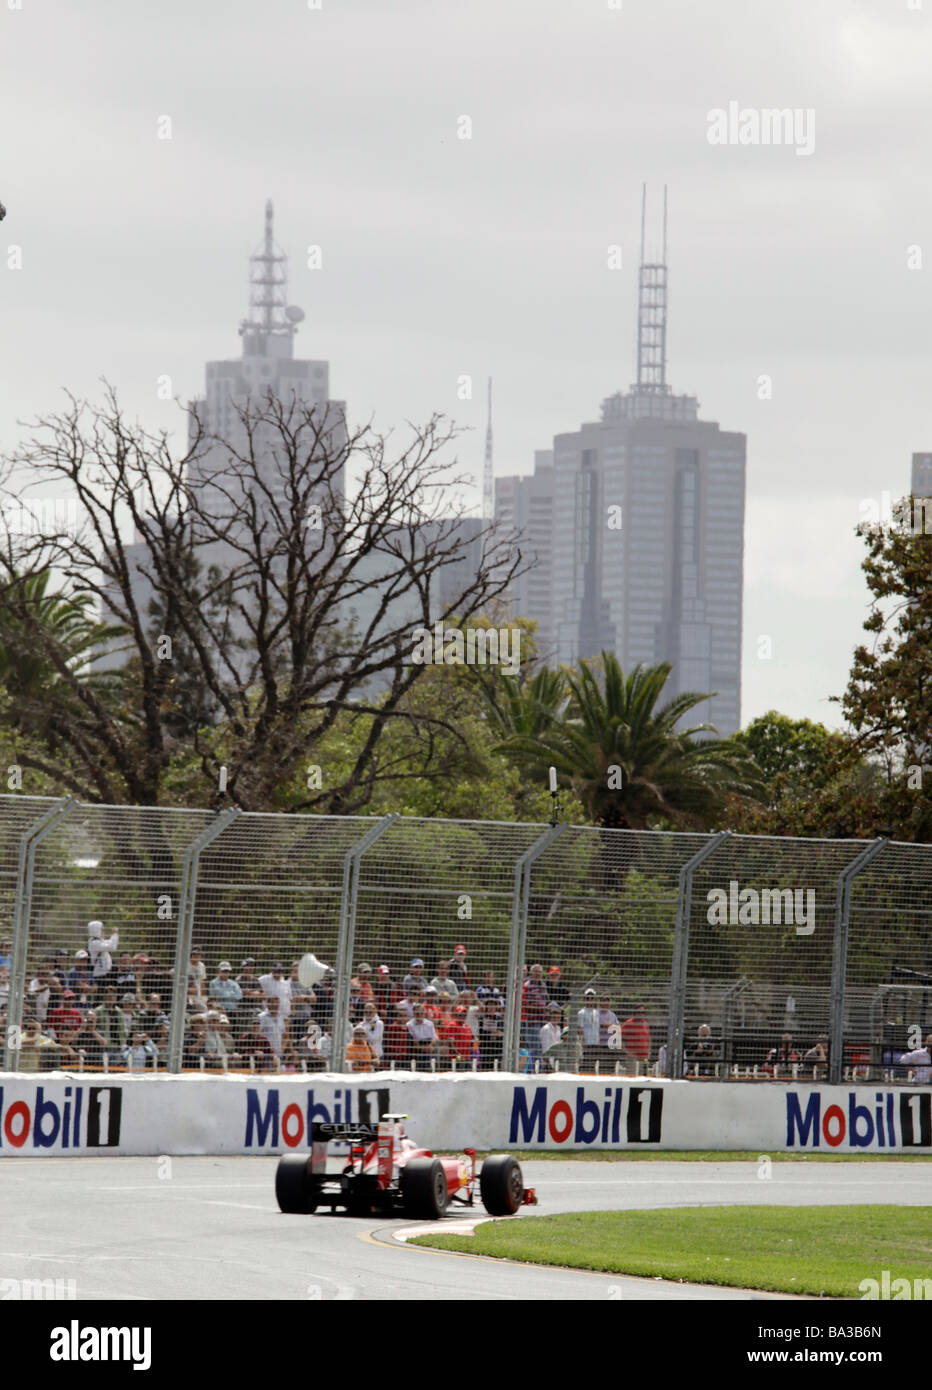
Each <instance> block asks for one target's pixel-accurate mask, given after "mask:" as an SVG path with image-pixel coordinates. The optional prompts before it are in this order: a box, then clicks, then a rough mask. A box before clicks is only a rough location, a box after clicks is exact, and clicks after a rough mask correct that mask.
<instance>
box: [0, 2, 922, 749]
mask: <svg viewBox="0 0 932 1390" xmlns="http://www.w3.org/2000/svg"><path fill="white" fill-rule="evenodd" d="M16 3H19V0H0V4H2V9H0V89H2V95H0V102H2V105H3V107H4V108H5V115H4V132H5V139H4V142H3V160H2V163H0V200H2V201H3V203H5V204H6V206H7V209H8V214H7V219H6V221H5V222H4V223H3V224H2V226H0V248H2V252H3V255H2V258H0V273H2V272H3V271H4V270H5V271H6V273H5V274H3V278H2V281H0V285H2V290H0V293H2V304H0V314H2V323H3V331H2V343H0V354H2V359H0V381H2V398H0V449H6V448H9V447H12V446H13V445H14V444H15V443H16V442H17V440H18V439H19V438H21V437H22V435H23V433H24V431H23V430H22V429H21V428H20V427H19V426H18V424H17V421H19V420H28V419H30V418H31V417H32V416H34V415H35V414H36V413H39V412H44V411H49V410H51V409H54V408H56V407H58V406H59V405H60V404H61V402H62V395H61V392H62V388H64V387H68V388H70V389H71V390H73V391H75V392H76V393H78V394H85V395H90V396H94V397H96V396H98V395H99V391H100V387H99V381H98V379H99V378H100V377H102V376H106V377H107V378H109V380H111V381H112V382H113V383H114V384H115V385H116V387H117V388H118V391H119V393H120V396H121V398H122V400H123V402H124V403H125V405H126V407H127V408H128V409H129V410H130V411H131V412H132V413H134V414H137V415H138V416H139V418H140V420H141V422H142V423H144V424H146V425H147V426H149V427H155V426H158V425H166V426H170V427H172V428H177V427H178V423H179V416H178V413H177V409H176V407H174V406H173V405H172V404H171V403H170V402H166V401H163V400H159V399H158V396H157V383H158V379H159V378H160V377H162V376H164V375H166V374H167V375H168V376H170V378H171V383H172V390H173V392H174V394H175V395H177V396H180V397H181V398H183V399H185V400H186V399H188V398H189V397H191V396H192V395H195V394H198V393H200V392H201V391H202V389H203V380H204V363H205V362H206V361H208V360H210V359H215V358H222V357H226V356H236V355H238V354H239V348H240V344H239V339H238V337H237V333H236V329H237V324H238V322H239V320H240V319H241V318H242V317H243V315H244V313H245V310H246V303H247V288H246V285H247V258H248V255H249V253H250V252H251V251H252V250H253V249H254V247H255V245H256V243H257V242H258V241H259V240H260V238H261V233H262V216H263V205H264V202H265V199H266V198H267V197H271V198H273V200H274V202H275V208H276V236H277V239H278V240H279V241H280V243H281V244H282V246H283V247H284V249H285V250H286V251H287V252H288V254H289V257H290V275H291V289H290V298H291V300H292V302H294V303H297V304H299V305H301V306H303V307H304V309H305V310H306V311H307V320H306V321H305V323H304V324H303V325H302V328H301V332H300V333H299V335H298V338H297V345H296V352H297V354H298V355H299V356H302V357H318V358H326V359H327V360H329V362H330V370H331V378H330V379H331V393H332V395H333V396H334V397H336V398H340V399H345V400H346V401H347V403H348V406H349V412H350V416H351V420H353V421H360V420H362V419H365V418H367V417H368V416H369V415H370V414H374V416H375V419H376V423H377V424H379V425H381V426H384V427H388V426H389V425H392V424H394V423H397V422H400V421H402V420H404V419H405V418H408V419H415V420H424V419H426V418H427V417H428V416H429V415H430V413H431V412H432V411H434V410H441V411H444V412H446V413H447V414H449V415H452V416H454V417H455V418H456V419H457V420H459V421H460V422H462V423H463V424H465V425H468V426H472V427H473V432H472V433H471V434H468V435H466V436H465V437H464V439H463V441H462V447H461V450H460V459H461V462H462V463H463V464H464V466H468V467H469V468H470V469H473V470H475V472H476V475H477V479H478V476H479V474H480V472H481V463H482V449H483V434H484V428H485V379H486V377H487V376H488V375H491V376H492V377H493V378H494V382H495V388H494V389H495V462H496V472H497V473H513V472H526V471H530V469H531V467H532V464H533V451H534V449H535V448H546V447H549V445H550V443H551V441H552V437H553V435H554V434H555V433H558V432H564V431H568V430H573V429H575V428H576V427H577V426H578V425H579V424H580V423H581V422H582V421H583V420H593V419H597V418H598V407H599V403H600V402H601V400H602V399H603V398H604V397H605V396H606V395H608V394H610V393H611V392H612V391H615V390H618V389H619V388H627V386H628V385H629V384H630V382H631V381H632V380H633V379H634V374H635V364H634V360H633V355H634V338H635V305H636V284H637V260H638V237H639V216H640V190H641V183H642V181H644V180H646V181H647V182H648V184H649V186H650V189H651V191H652V193H654V194H655V195H656V196H657V198H658V200H659V194H660V189H661V187H662V185H663V183H664V182H666V183H667V184H668V185H669V190H670V191H669V198H670V228H669V254H668V259H669V266H670V324H669V339H668V380H669V381H670V382H671V384H672V386H673V389H674V390H675V391H676V392H688V393H690V394H695V395H697V396H698V397H699V401H700V413H701V415H702V417H703V418H704V419H713V420H717V421H718V422H719V423H720V424H721V425H722V427H723V428H725V429H732V430H740V431H744V432H745V433H746V434H747V436H748V509H747V535H746V540H747V544H746V565H745V628H744V700H743V710H742V718H743V721H744V722H747V720H748V719H750V718H753V716H754V715H756V714H759V713H761V712H763V711H764V710H766V709H768V708H771V707H776V708H778V709H780V710H782V711H784V712H786V713H788V714H790V715H793V716H802V715H808V716H810V717H812V718H816V719H822V720H825V721H826V722H828V723H837V722H838V714H837V710H836V707H834V706H832V705H830V704H828V703H827V697H828V696H829V695H831V694H837V693H841V691H842V690H843V688H844V685H845V682H846V677H847V672H848V668H849V665H850V657H851V652H852V649H853V647H854V645H855V644H856V643H857V642H858V641H859V640H861V623H862V621H863V618H864V616H865V614H866V604H867V591H866V588H865V586H864V583H863V579H862V576H861V572H860V560H861V557H862V554H863V544H862V543H861V542H860V541H859V540H858V539H857V537H855V535H854V534H853V533H854V527H855V526H856V525H857V522H858V520H859V519H860V512H859V507H860V504H861V502H862V500H863V499H867V498H876V499H877V502H878V504H879V503H880V500H881V496H882V493H883V492H884V491H885V490H888V491H890V492H891V493H892V494H893V496H894V497H896V496H898V495H899V494H901V493H902V492H903V491H904V490H906V488H907V487H908V481H909V456H910V454H911V453H912V452H913V451H914V450H920V449H930V450H932V418H930V398H929V372H930V355H932V348H930V332H929V325H930V307H932V304H930V300H932V294H930V289H929V276H930V273H932V198H930V192H932V148H930V146H932V139H930V134H932V95H930V93H932V83H930V72H932V0H925V7H924V8H916V7H917V6H919V5H921V3H922V0H911V3H910V0H781V2H780V3H779V4H770V3H764V0H703V3H702V4H701V5H693V4H691V3H688V0H562V2H561V0H469V3H463V0H447V3H441V2H440V0H424V3H418V0H320V4H321V8H320V9H312V8H310V6H309V5H308V3H307V0H224V3H223V4H207V3H201V4H192V3H191V0H159V3H157V4H156V3H152V0H149V2H148V3H143V2H142V0H21V4H22V8H21V9H9V8H8V6H9V5H10V4H16ZM313 3H317V0H313ZM615 5H618V8H614V7H613V6H615ZM729 102H736V103H737V104H738V107H739V108H743V109H747V108H762V107H781V108H794V109H796V108H798V109H799V111H800V112H801V113H805V112H810V111H811V112H812V113H813V115H812V117H810V118H809V122H810V123H809V125H808V127H807V139H808V140H809V141H811V142H812V143H813V148H812V151H811V153H808V154H807V153H797V150H796V148H794V147H793V146H787V145H770V146H766V147H765V146H762V145H737V144H732V145H729V144H726V145H713V144H711V143H710V142H709V139H708V134H709V116H708V113H709V112H710V111H711V110H713V109H716V108H726V109H727V107H728V105H729ZM165 116H167V117H169V118H170V122H171V138H170V139H159V138H158V134H159V120H160V118H161V117H165ZM464 116H466V117H468V118H469V121H470V122H471V138H470V139H461V138H459V132H460V131H462V130H463V129H464V126H463V123H462V121H461V118H462V117H464ZM165 129H166V126H165V123H164V122H163V123H162V130H163V132H164V130H165ZM813 135H814V140H813V138H812V137H813ZM313 245H319V246H320V247H321V249H322V268H321V269H317V270H311V269H308V268H307V255H306V248H307V247H308V246H313ZM612 245H620V246H621V247H622V252H623V256H622V260H623V264H622V268H621V269H620V270H617V269H616V270H611V269H609V268H608V263H607V260H608V248H609V247H610V246H612ZM11 246H18V247H21V248H22V251H21V255H22V268H21V269H16V270H12V269H7V268H6V265H7V261H8V256H9V253H8V251H7V248H8V247H11ZM910 248H919V252H918V253H917V252H916V251H915V250H913V251H912V252H911V251H910ZM910 259H912V261H913V263H914V268H910ZM920 259H921V261H922V264H923V265H925V266H926V267H927V268H925V269H924V268H922V265H916V264H915V263H916V262H917V261H919V260H920ZM466 374H469V375H471V376H472V378H473V381H474V388H475V389H474V397H473V400H472V401H463V400H460V399H458V397H457V381H458V379H459V378H460V377H461V376H463V375H466ZM765 375H766V376H769V377H770V378H771V379H772V399H770V400H762V399H760V398H759V386H758V381H759V378H760V377H762V376H765ZM476 497H477V502H478V492H477V494H476ZM765 636H766V637H769V638H770V639H771V641H772V650H773V655H772V657H771V658H770V659H769V660H761V659H760V658H759V656H758V651H759V649H760V642H759V639H760V638H761V637H765Z"/></svg>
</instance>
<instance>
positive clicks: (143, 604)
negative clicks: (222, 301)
mask: <svg viewBox="0 0 932 1390" xmlns="http://www.w3.org/2000/svg"><path fill="white" fill-rule="evenodd" d="M287 267H288V262H287V257H286V256H285V254H284V252H283V251H282V250H281V248H280V247H279V246H278V245H277V243H276V242H275V237H274V212H273V207H272V203H271V201H268V202H267V203H266V205H265V227H264V234H263V239H262V241H261V243H260V244H259V246H258V247H257V248H256V250H255V251H254V252H253V254H252V256H251V257H250V261H249V312H248V314H247V316H246V318H245V319H243V320H242V321H241V323H240V327H239V333H240V337H241V339H242V352H241V355H240V356H239V357H237V358H225V359H222V360H219V361H213V362H208V363H207V366H206V389H205V394H204V395H203V396H202V397H199V398H196V399H194V400H192V401H190V402H189V409H190V412H191V416H190V419H189V430H188V433H189V441H190V439H192V438H193V437H194V435H195V434H196V432H197V426H198V424H199V425H200V428H201V430H202V431H203V432H204V434H205V435H207V436H208V437H209V438H208V439H207V440H206V441H204V442H202V444H201V445H200V448H199V452H198V454H197V457H196V458H194V459H192V460H191V462H190V464H189V468H188V481H189V484H190V485H191V487H192V488H196V489H197V490H198V507H199V510H200V511H201V512H202V513H205V514H208V515H210V516H212V517H214V518H215V519H220V518H223V517H224V516H229V514H230V511H231V503H230V501H229V500H228V498H227V497H225V496H224V495H223V493H221V491H220V486H219V485H218V484H220V480H219V478H218V477H217V476H216V475H217V474H218V473H220V472H221V471H224V472H225V473H226V476H225V477H224V478H223V480H222V487H223V488H224V489H225V491H226V492H227V494H228V496H233V497H234V498H235V495H236V494H235V489H236V488H237V487H240V486H249V484H248V481H247V480H248V477H249V474H248V472H242V470H237V469H236V467H235V465H234V467H233V469H231V468H230V461H229V450H228V448H227V447H226V446H229V449H233V450H236V451H239V452H242V453H244V454H245V453H246V452H247V450H248V448H249V443H248V439H247V432H246V426H245V425H244V423H243V421H242V419H241V418H240V413H239V412H241V411H242V410H244V409H246V408H247V407H250V408H253V407H261V405H262V403H263V401H264V400H265V398H266V397H268V396H269V395H270V394H271V395H272V396H273V397H276V398H277V399H278V400H279V401H281V402H282V405H283V406H284V407H285V408H286V409H287V408H289V407H292V406H293V407H295V408H296V409H297V410H298V411H301V410H304V409H308V410H309V409H313V410H314V412H315V420H316V421H318V422H320V428H321V430H322V431H323V433H324V434H325V435H327V436H329V446H328V447H329V448H330V449H331V450H333V451H339V449H340V448H342V446H343V443H344V441H345V438H346V420H345V414H346V406H345V403H344V402H343V401H331V400H330V366H329V363H328V362H325V361H321V360H311V359H304V358H296V357H295V356H294V339H295V334H296V333H297V331H298V325H299V324H300V323H301V322H302V321H303V320H304V317H305V316H304V311H303V310H302V309H299V308H297V307H295V306H293V305H289V304H288V302H287V289H288V273H287ZM279 445H280V440H279ZM253 449H254V458H255V464H256V467H255V472H256V473H257V474H258V475H259V476H260V477H261V479H262V481H263V484H264V485H265V486H266V487H268V489H269V491H270V492H272V493H273V494H275V493H278V492H280V491H281V489H280V486H279V464H278V461H277V458H276V453H275V434H274V433H271V434H269V433H268V432H266V431H264V427H263V428H260V429H259V430H258V431H256V432H255V434H254V439H253ZM334 484H335V489H336V490H337V491H338V493H339V494H340V495H341V496H342V487H343V480H342V465H341V467H340V469H339V470H337V471H336V473H335V477H334ZM212 492H214V493H215V494H216V497H215V499H214V498H212V496H211V493H212ZM237 558H238V557H237V556H236V555H235V553H234V552H233V551H232V549H231V547H230V546H229V545H228V544H227V543H226V542H225V541H223V540H216V539H215V540H211V541H209V542H206V543H205V542H204V541H203V539H202V540H201V542H200V543H199V545H198V548H197V560H198V563H199V565H200V566H201V569H202V571H204V572H205V573H206V571H207V569H208V567H209V566H217V567H219V569H220V570H221V572H225V571H226V570H227V569H229V568H230V567H231V565H232V564H233V563H235V562H236V560H237ZM126 560H127V567H128V571H129V575H130V579H131V583H132V589H133V596H134V600H135V602H136V604H137V606H138V608H139V611H140V613H142V614H148V612H149V606H150V604H151V602H152V600H153V598H154V597H155V592H154V589H153V585H152V582H151V580H150V578H149V571H151V568H152V566H151V557H150V555H149V550H148V547H147V545H146V544H145V543H144V542H142V541H140V540H139V539H137V540H136V541H135V542H134V543H132V544H130V545H127V547H126ZM114 598H115V602H118V598H117V596H116V594H115V595H114ZM123 659H125V656H123V655H122V654H120V653H117V652H111V653H110V654H109V655H108V656H106V657H104V658H102V659H101V661H100V663H99V664H100V665H101V666H114V665H117V664H119V663H120V662H121V660H123Z"/></svg>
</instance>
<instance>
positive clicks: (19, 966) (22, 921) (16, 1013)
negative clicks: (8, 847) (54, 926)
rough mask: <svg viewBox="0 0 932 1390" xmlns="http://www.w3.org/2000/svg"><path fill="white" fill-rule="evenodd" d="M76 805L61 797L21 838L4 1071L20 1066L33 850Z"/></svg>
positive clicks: (72, 801)
mask: <svg viewBox="0 0 932 1390" xmlns="http://www.w3.org/2000/svg"><path fill="white" fill-rule="evenodd" d="M77 805H78V801H77V799H76V798H75V797H73V796H66V797H63V798H62V800H61V801H59V802H57V803H56V804H55V805H54V806H50V807H49V809H48V810H47V811H46V813H45V815H44V816H41V817H40V818H39V820H37V821H36V823H35V825H31V826H30V827H29V829H28V830H27V831H26V832H25V834H23V835H22V836H20V841H19V858H18V861H17V866H16V901H15V903H14V905H13V959H12V960H11V962H10V1003H9V1007H8V1009H7V1027H6V1036H5V1038H4V1042H3V1070H4V1071H15V1070H16V1067H17V1064H18V1062H19V1052H20V1035H21V1033H22V1028H23V996H24V994H25V993H26V964H27V955H28V951H29V918H30V915H31V912H32V880H33V875H34V873H35V866H36V850H37V849H38V847H39V845H40V844H41V843H42V841H43V840H44V839H45V837H46V835H47V834H48V833H49V831H50V830H52V829H54V827H55V826H56V825H58V824H59V823H60V822H61V821H63V820H64V819H65V817H66V816H67V815H69V814H70V813H71V812H72V811H73V810H74V808H75V806H77Z"/></svg>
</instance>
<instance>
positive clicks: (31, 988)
mask: <svg viewBox="0 0 932 1390" xmlns="http://www.w3.org/2000/svg"><path fill="white" fill-rule="evenodd" d="M87 942H88V944H87V946H86V947H81V948H80V949H79V950H77V951H75V952H74V954H73V956H72V955H70V954H69V952H68V951H67V950H65V949H64V948H59V949H57V950H55V951H53V952H51V953H50V954H49V955H47V956H46V957H45V958H44V959H43V960H42V961H41V962H40V964H39V965H38V967H37V968H36V970H35V972H34V973H33V974H32V976H31V978H29V980H28V985H27V991H26V997H25V1006H24V1013H23V1028H22V1036H21V1040H20V1041H21V1046H20V1066H21V1068H22V1069H23V1070H47V1069H48V1068H49V1067H50V1066H61V1067H65V1068H66V1069H72V1068H78V1067H88V1068H92V1069H96V1068H104V1067H106V1068H107V1069H110V1068H113V1067H128V1068H132V1069H138V1068H144V1067H157V1066H158V1065H159V1064H160V1063H161V1064H162V1065H164V1061H165V1053H166V1050H167V1046H168V1035H169V1028H170V1024H169V1013H168V1010H169V1009H170V1005H171V998H172V992H173V988H174V972H173V970H172V969H170V968H166V967H164V966H163V965H162V964H161V963H160V962H158V961H157V960H155V959H153V958H152V957H151V956H149V955H147V954H146V953H145V952H137V953H135V954H131V953H130V952H128V951H123V952H121V953H119V954H118V948H119V934H118V932H116V931H114V932H112V933H110V934H109V935H106V934H105V928H104V926H103V923H101V922H99V921H93V922H89V923H88V928H87ZM10 956H11V951H10V943H9V942H0V1017H2V1022H3V1023H4V1025H5V1016H6V1010H7V1006H8V1000H9V970H10V965H11V959H10ZM466 956H467V950H466V947H465V945H463V944H462V943H460V944H458V945H457V946H455V947H454V949H453V951H452V953H451V955H450V957H449V958H444V959H441V960H438V961H437V964H436V971H435V973H434V974H431V973H430V972H429V971H428V969H427V968H426V966H425V963H424V960H423V959H422V958H421V957H418V956H415V957H414V958H413V959H412V960H411V961H410V964H409V966H408V969H407V972H406V973H405V974H404V975H403V977H402V978H401V979H400V980H399V979H397V978H396V977H395V976H393V973H392V970H391V968H390V967H389V966H388V965H385V964H382V965H379V966H377V967H375V968H373V966H372V965H370V964H369V963H368V962H367V961H362V962H361V963H360V964H359V966H358V967H357V969H356V973H355V974H354V976H353V977H352V980H351V981H350V992H349V1017H348V1019H347V1037H348V1042H347V1046H346V1055H345V1061H346V1067H347V1069H349V1070H352V1071H379V1070H383V1069H386V1068H391V1067H405V1068H414V1069H415V1070H424V1071H434V1070H437V1071H444V1070H452V1069H454V1068H456V1069H462V1068H470V1069H476V1070H481V1071H491V1070H494V1069H496V1068H497V1067H499V1066H500V1065H501V1062H502V1051H503V1045H504V1040H505V1011H506V1003H507V999H506V991H505V989H504V987H503V986H500V985H499V984H498V983H497V982H496V978H495V972H494V971H493V970H482V971H480V972H479V977H478V979H477V980H476V981H474V980H472V979H471V977H470V972H469V968H468V966H467V961H466ZM298 967H299V962H298V961H297V960H293V961H291V963H290V964H289V965H288V966H287V968H286V965H285V963H284V961H281V960H278V961H274V962H273V963H272V964H271V965H270V966H269V968H268V969H267V970H265V971H263V972H261V973H260V967H259V963H258V961H257V959H256V958H255V957H254V956H246V957H245V958H244V959H242V960H241V961H240V962H239V965H238V968H234V964H233V962H232V961H230V960H220V961H219V962H218V963H217V965H216V969H215V971H214V972H211V971H210V970H208V966H207V961H206V959H205V955H204V952H203V950H201V949H200V948H199V947H194V948H193V949H192V951H191V955H190V960H189V963H188V967H187V980H186V1008H185V1030H184V1055H183V1065H184V1067H185V1068H211V1069H218V1070H227V1069H229V1068H252V1069H257V1070H268V1071H278V1070H287V1069H292V1068H293V1069H299V1068H300V1069H303V1070H308V1071H315V1070H319V1071H323V1070H326V1069H328V1068H329V1067H330V1066H331V1065H332V1052H333V1020H334V1009H335V987H336V981H335V977H334V973H333V971H332V970H329V969H328V970H327V971H326V973H325V975H324V977H323V978H322V979H321V980H319V981H318V983H317V984H315V985H314V986H313V988H311V987H310V986H307V985H302V983H301V981H300V979H299V969H298ZM398 973H399V974H400V973H401V972H400V971H399V972H398ZM576 1004H579V1005H581V1007H578V1008H576V1007H574V1008H573V1009H572V1018H571V1017H570V1014H571V1008H570V994H569V990H568V988H567V987H566V985H565V983H564V982H563V976H562V971H561V969H560V967H559V966H557V965H551V966H550V967H549V968H548V969H547V970H546V972H545V970H544V967H543V966H542V965H540V964H533V965H531V966H530V967H525V969H524V979H523V983H522V989H521V1004H520V1029H521V1034H520V1043H521V1057H522V1064H523V1065H524V1066H525V1067H526V1068H527V1069H528V1070H534V1069H538V1068H542V1069H545V1070H546V1069H555V1068H557V1067H561V1068H566V1067H567V1066H569V1067H570V1068H573V1067H574V1066H575V1065H577V1064H578V1063H579V1062H580V1061H581V1063H582V1066H583V1068H584V1069H586V1070H588V1069H594V1068H595V1067H596V1065H597V1064H599V1063H602V1064H603V1065H605V1064H611V1065H612V1066H614V1063H615V1062H617V1061H618V1060H619V1059H620V1058H627V1059H628V1060H629V1061H630V1060H634V1061H637V1062H638V1063H639V1064H641V1065H644V1064H646V1063H647V1061H648V1058H649V1056H650V1046H651V1043H650V1028H649V1026H648V1023H647V1019H646V1011H645V1009H644V1007H643V1006H642V1005H637V1006H636V1007H635V1008H634V1010H633V1012H632V1014H631V1016H630V1017H629V1018H627V1019H625V1020H624V1021H620V1020H619V1016H618V1014H617V1013H616V1012H615V1011H614V1009H613V1007H612V1001H611V999H610V998H609V997H608V996H607V995H605V994H602V995H597V993H596V991H595V990H594V989H593V988H591V987H590V988H588V989H586V990H585V992H584V994H583V996H582V997H581V999H577V1000H576Z"/></svg>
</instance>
